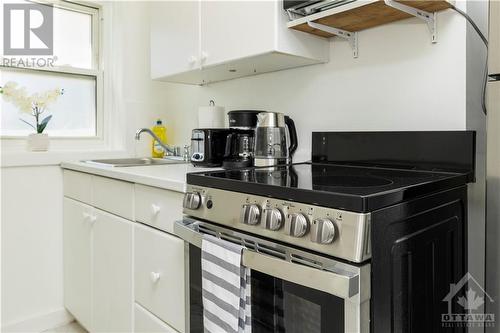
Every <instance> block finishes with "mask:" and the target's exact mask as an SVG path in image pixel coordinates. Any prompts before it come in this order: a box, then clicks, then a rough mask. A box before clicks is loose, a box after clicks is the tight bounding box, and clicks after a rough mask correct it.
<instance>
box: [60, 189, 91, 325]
mask: <svg viewBox="0 0 500 333" xmlns="http://www.w3.org/2000/svg"><path fill="white" fill-rule="evenodd" d="M63 205H64V216H63V221H64V222H63V253H64V304H65V305H66V308H67V309H68V310H69V311H70V312H71V313H72V314H73V315H74V316H75V317H76V318H78V321H79V322H80V324H82V325H83V326H84V327H85V328H86V329H87V330H90V328H91V314H90V301H91V299H90V294H91V287H90V286H91V284H90V281H91V262H92V261H91V255H90V254H91V230H92V228H91V223H92V222H91V221H90V217H91V212H92V209H93V208H92V207H91V206H89V205H86V204H83V203H81V202H78V201H75V200H73V199H69V198H64V203H63Z"/></svg>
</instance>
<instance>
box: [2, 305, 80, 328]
mask: <svg viewBox="0 0 500 333" xmlns="http://www.w3.org/2000/svg"><path fill="white" fill-rule="evenodd" d="M73 320H75V318H73V316H72V315H71V314H70V313H69V312H68V311H66V309H64V308H61V309H59V310H55V311H51V312H47V313H44V314H40V315H36V316H33V317H30V318H26V319H23V320H20V321H17V322H11V323H7V324H5V325H3V326H2V329H1V332H2V333H10V332H23V333H28V332H30V333H32V332H33V333H40V332H43V331H46V330H49V329H52V328H56V327H59V326H63V325H66V324H69V323H70V322H72V321H73Z"/></svg>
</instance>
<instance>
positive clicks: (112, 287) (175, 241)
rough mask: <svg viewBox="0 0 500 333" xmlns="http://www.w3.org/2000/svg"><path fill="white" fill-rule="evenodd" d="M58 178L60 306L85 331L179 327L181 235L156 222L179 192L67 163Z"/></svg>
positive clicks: (164, 218)
mask: <svg viewBox="0 0 500 333" xmlns="http://www.w3.org/2000/svg"><path fill="white" fill-rule="evenodd" d="M64 182H65V184H64V199H63V200H64V204H63V209H64V221H63V233H64V234H63V251H64V252H63V253H64V304H65V306H66V308H67V309H68V310H69V311H70V312H71V313H72V314H73V315H74V317H75V318H76V319H77V320H78V321H79V322H80V323H81V324H82V325H83V326H84V327H85V328H86V329H87V330H88V331H90V332H103V333H104V332H106V333H111V332H120V333H128V332H148V333H153V332H165V333H166V332H168V333H174V332H177V333H186V332H187V329H186V327H187V319H186V304H187V303H186V295H187V293H186V282H185V259H184V249H185V247H184V241H183V240H181V239H179V238H177V237H175V236H174V235H172V234H169V233H168V232H164V231H161V230H158V229H162V230H165V231H169V232H171V231H172V229H173V223H174V221H175V220H177V219H179V218H181V216H182V208H181V207H182V194H181V193H178V192H172V191H168V190H163V189H158V188H153V187H149V186H142V185H139V184H133V183H129V182H124V181H120V180H115V179H111V178H105V177H100V176H96V175H91V174H87V173H81V172H76V171H69V170H65V172H64ZM134 220H136V221H140V222H142V223H147V224H149V226H148V225H145V224H141V223H139V222H134ZM150 226H153V227H154V228H152V227H150ZM155 228H156V229H155Z"/></svg>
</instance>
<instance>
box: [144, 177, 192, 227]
mask: <svg viewBox="0 0 500 333" xmlns="http://www.w3.org/2000/svg"><path fill="white" fill-rule="evenodd" d="M183 198H184V196H183V194H182V193H179V192H174V191H166V190H163V189H160V188H155V187H151V186H144V185H140V184H135V220H136V221H138V222H141V223H144V224H148V225H150V226H152V227H154V228H156V229H160V230H163V231H166V232H169V233H171V234H173V233H174V223H175V221H178V220H180V219H182V200H183Z"/></svg>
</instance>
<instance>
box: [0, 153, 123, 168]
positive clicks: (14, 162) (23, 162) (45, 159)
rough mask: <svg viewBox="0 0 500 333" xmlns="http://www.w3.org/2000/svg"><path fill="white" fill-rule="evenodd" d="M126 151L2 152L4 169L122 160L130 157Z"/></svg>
mask: <svg viewBox="0 0 500 333" xmlns="http://www.w3.org/2000/svg"><path fill="white" fill-rule="evenodd" d="M129 155H130V153H129V152H128V151H126V150H80V151H78V150H76V151H75V150H72V151H70V150H67V151H64V150H58V151H50V150H49V151H46V152H29V151H18V152H5V151H2V160H1V167H2V168H11V167H28V166H50V165H60V164H61V162H68V161H81V160H90V159H96V158H122V157H127V156H129Z"/></svg>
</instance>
